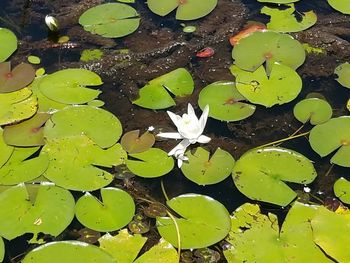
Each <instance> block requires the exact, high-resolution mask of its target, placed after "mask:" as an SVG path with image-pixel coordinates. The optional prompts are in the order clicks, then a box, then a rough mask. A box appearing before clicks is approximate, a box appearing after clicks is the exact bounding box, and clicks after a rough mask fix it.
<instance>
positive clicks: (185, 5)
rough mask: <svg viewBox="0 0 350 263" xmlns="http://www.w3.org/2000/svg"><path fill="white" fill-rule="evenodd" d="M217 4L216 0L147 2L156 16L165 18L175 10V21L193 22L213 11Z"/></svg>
mask: <svg viewBox="0 0 350 263" xmlns="http://www.w3.org/2000/svg"><path fill="white" fill-rule="evenodd" d="M217 2H218V1H217V0H180V1H179V0H163V1H157V0H148V1H147V4H148V7H149V9H151V11H152V12H153V13H156V14H157V15H160V16H166V15H167V14H169V13H170V12H172V11H173V10H175V9H176V8H177V10H176V19H179V20H194V19H198V18H201V17H203V16H206V15H207V14H209V13H210V12H211V11H213V9H214V8H215V7H216V5H217Z"/></svg>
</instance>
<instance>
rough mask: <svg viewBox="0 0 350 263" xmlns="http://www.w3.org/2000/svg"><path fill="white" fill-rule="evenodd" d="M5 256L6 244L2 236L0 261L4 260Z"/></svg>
mask: <svg viewBox="0 0 350 263" xmlns="http://www.w3.org/2000/svg"><path fill="white" fill-rule="evenodd" d="M4 257H5V244H4V240H3V239H2V237H0V262H2V261H3V260H4Z"/></svg>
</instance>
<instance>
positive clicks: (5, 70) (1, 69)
mask: <svg viewBox="0 0 350 263" xmlns="http://www.w3.org/2000/svg"><path fill="white" fill-rule="evenodd" d="M34 78H35V70H34V68H33V67H32V66H31V65H29V64H27V63H21V64H19V65H17V66H16V67H15V68H14V69H13V70H11V63H10V62H3V63H0V93H7V92H13V91H17V90H20V89H22V88H24V87H26V86H27V85H29V84H30V83H31V82H32V81H33V80H34Z"/></svg>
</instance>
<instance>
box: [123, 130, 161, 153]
mask: <svg viewBox="0 0 350 263" xmlns="http://www.w3.org/2000/svg"><path fill="white" fill-rule="evenodd" d="M154 143H155V137H154V135H153V134H152V133H150V132H148V131H146V132H145V133H143V134H142V135H141V136H140V130H134V131H129V132H127V133H125V134H124V135H123V136H122V138H121V140H120V144H121V146H122V147H123V149H124V150H125V151H127V152H128V153H129V154H132V153H140V152H144V151H146V150H148V149H149V148H151V147H152V146H153V144H154Z"/></svg>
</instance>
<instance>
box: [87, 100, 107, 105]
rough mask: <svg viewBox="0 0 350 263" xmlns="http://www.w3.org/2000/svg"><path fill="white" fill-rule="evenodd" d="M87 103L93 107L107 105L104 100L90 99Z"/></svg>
mask: <svg viewBox="0 0 350 263" xmlns="http://www.w3.org/2000/svg"><path fill="white" fill-rule="evenodd" d="M87 105H89V106H92V107H102V106H103V105H105V103H104V101H102V100H92V101H89V102H88V103H87Z"/></svg>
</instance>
